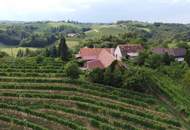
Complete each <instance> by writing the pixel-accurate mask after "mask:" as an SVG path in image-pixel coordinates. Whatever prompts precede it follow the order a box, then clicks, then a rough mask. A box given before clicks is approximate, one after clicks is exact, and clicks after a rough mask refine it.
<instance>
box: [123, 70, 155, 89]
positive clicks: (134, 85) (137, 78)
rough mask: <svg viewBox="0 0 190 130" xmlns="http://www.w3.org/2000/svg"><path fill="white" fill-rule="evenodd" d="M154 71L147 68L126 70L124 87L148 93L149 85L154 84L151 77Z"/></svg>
mask: <svg viewBox="0 0 190 130" xmlns="http://www.w3.org/2000/svg"><path fill="white" fill-rule="evenodd" d="M151 77H152V72H151V71H149V70H148V69H146V68H142V67H141V68H133V67H132V68H130V69H128V71H127V72H126V74H125V76H124V81H123V87H124V88H127V89H129V90H133V91H138V92H143V93H145V92H146V93H148V92H150V89H149V87H150V86H152V85H153V86H154V82H153V81H152V79H151Z"/></svg>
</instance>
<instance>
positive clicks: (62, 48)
mask: <svg viewBox="0 0 190 130" xmlns="http://www.w3.org/2000/svg"><path fill="white" fill-rule="evenodd" d="M58 53H59V56H60V57H61V58H62V59H63V60H67V59H68V57H69V49H68V46H67V44H66V40H65V38H64V37H62V38H61V40H60V44H59V48H58Z"/></svg>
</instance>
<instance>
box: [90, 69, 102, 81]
mask: <svg viewBox="0 0 190 130" xmlns="http://www.w3.org/2000/svg"><path fill="white" fill-rule="evenodd" d="M88 79H89V80H90V81H91V82H94V83H103V80H104V70H102V69H99V68H96V69H94V70H92V71H91V72H90V73H89V74H88Z"/></svg>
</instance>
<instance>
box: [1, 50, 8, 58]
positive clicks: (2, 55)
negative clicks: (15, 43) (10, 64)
mask: <svg viewBox="0 0 190 130" xmlns="http://www.w3.org/2000/svg"><path fill="white" fill-rule="evenodd" d="M3 57H8V54H7V53H5V52H1V51H0V58H3Z"/></svg>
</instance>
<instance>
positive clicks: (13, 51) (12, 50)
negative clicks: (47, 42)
mask: <svg viewBox="0 0 190 130" xmlns="http://www.w3.org/2000/svg"><path fill="white" fill-rule="evenodd" d="M20 49H21V50H26V48H25V47H1V46H0V51H3V52H6V53H7V54H8V55H10V56H13V57H15V56H16V55H17V53H18V51H19V50H20ZM29 49H30V50H37V48H29Z"/></svg>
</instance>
